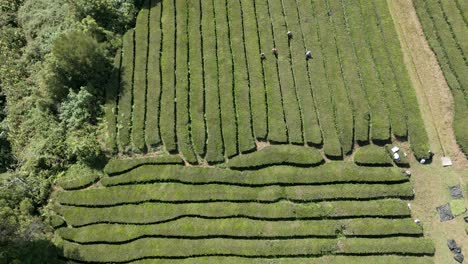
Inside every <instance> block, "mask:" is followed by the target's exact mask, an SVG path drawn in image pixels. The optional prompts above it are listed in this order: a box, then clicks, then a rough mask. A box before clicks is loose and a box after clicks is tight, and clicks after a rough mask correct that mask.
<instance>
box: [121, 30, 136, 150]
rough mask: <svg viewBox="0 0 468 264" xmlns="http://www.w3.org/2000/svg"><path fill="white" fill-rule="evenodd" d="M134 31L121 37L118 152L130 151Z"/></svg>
mask: <svg viewBox="0 0 468 264" xmlns="http://www.w3.org/2000/svg"><path fill="white" fill-rule="evenodd" d="M134 38H135V31H134V30H133V29H132V30H129V31H127V33H125V35H124V36H123V51H122V52H123V55H122V67H121V80H120V82H121V90H120V96H119V105H118V107H119V112H118V113H119V115H118V116H117V124H118V125H117V127H118V143H119V144H118V146H119V151H120V152H128V151H129V150H130V129H131V125H132V97H133V96H132V92H133V66H134V58H135V53H134Z"/></svg>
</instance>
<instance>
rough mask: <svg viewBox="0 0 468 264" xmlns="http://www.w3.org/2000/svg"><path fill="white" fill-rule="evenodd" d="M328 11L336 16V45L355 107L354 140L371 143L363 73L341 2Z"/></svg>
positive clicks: (334, 20)
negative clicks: (362, 78)
mask: <svg viewBox="0 0 468 264" xmlns="http://www.w3.org/2000/svg"><path fill="white" fill-rule="evenodd" d="M328 9H329V11H330V12H331V13H332V14H334V16H333V18H332V22H333V25H334V33H335V37H336V45H337V48H338V51H339V55H340V63H341V66H342V68H343V69H345V70H342V74H343V79H344V83H345V86H346V88H347V90H348V96H349V99H350V102H351V105H352V107H353V116H354V139H355V140H356V141H357V142H360V143H362V142H368V141H369V125H370V122H369V121H370V116H369V111H370V110H369V103H368V101H367V98H366V94H365V92H364V87H362V80H361V72H360V67H359V64H358V60H357V58H356V53H355V47H354V44H353V42H352V40H351V36H350V34H349V28H348V25H347V21H346V18H345V17H344V10H343V5H342V3H341V1H328Z"/></svg>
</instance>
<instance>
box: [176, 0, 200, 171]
mask: <svg viewBox="0 0 468 264" xmlns="http://www.w3.org/2000/svg"><path fill="white" fill-rule="evenodd" d="M175 8H176V11H177V12H176V13H177V14H176V25H177V26H176V38H177V40H176V41H177V45H176V53H175V54H176V70H175V78H176V86H175V90H176V96H177V101H176V117H177V118H176V120H177V124H176V129H177V144H178V146H179V148H178V149H179V152H180V153H181V154H182V155H183V157H184V158H185V160H186V161H187V162H189V163H190V164H197V163H198V160H197V156H196V155H195V151H194V150H193V147H192V140H191V138H190V116H189V80H188V74H189V69H188V63H187V62H188V35H187V34H188V31H187V30H188V28H187V27H188V21H187V18H188V17H187V12H184V10H186V9H187V5H186V2H185V1H176V6H175Z"/></svg>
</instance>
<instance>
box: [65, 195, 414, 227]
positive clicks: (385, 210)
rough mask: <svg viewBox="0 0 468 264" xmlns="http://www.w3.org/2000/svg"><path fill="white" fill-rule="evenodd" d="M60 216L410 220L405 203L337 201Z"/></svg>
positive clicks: (76, 220)
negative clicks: (377, 218)
mask: <svg viewBox="0 0 468 264" xmlns="http://www.w3.org/2000/svg"><path fill="white" fill-rule="evenodd" d="M58 212H59V213H61V215H63V216H64V218H65V220H66V221H67V223H68V224H69V225H72V226H82V225H88V224H95V223H121V224H125V223H126V224H155V223H161V222H170V221H174V220H176V219H180V218H184V217H188V216H193V217H197V218H239V217H240V218H249V219H258V220H265V221H268V220H294V219H304V220H305V219H324V218H354V217H392V218H400V217H409V216H410V211H409V209H408V207H407V204H406V201H402V200H398V199H387V200H375V201H335V202H320V203H292V202H288V201H280V202H276V203H269V204H264V203H254V202H251V203H231V202H210V203H181V204H166V203H143V204H138V205H121V206H113V207H104V208H93V207H75V206H61V207H60V208H59V209H58Z"/></svg>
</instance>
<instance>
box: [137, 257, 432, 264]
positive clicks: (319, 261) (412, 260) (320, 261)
mask: <svg viewBox="0 0 468 264" xmlns="http://www.w3.org/2000/svg"><path fill="white" fill-rule="evenodd" d="M132 263H134V264H192V263H205V264H219V263H223V264H244V263H247V264H280V263H281V264H329V263H333V264H401V263H405V264H433V263H434V260H433V258H431V257H408V256H390V255H380V256H323V257H308V258H305V257H304V258H298V257H289V258H288V257H275V258H247V257H197V258H187V259H151V260H139V261H135V262H132Z"/></svg>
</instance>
